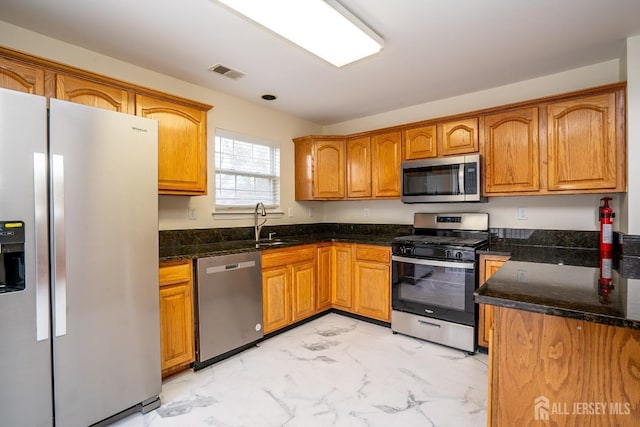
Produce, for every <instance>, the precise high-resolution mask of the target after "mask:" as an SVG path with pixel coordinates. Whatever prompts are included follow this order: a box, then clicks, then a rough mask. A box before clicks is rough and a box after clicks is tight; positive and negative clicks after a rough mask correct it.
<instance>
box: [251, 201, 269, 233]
mask: <svg viewBox="0 0 640 427" xmlns="http://www.w3.org/2000/svg"><path fill="white" fill-rule="evenodd" d="M258 215H260V216H263V217H264V221H262V224H258ZM253 218H254V221H255V222H254V223H255V233H256V242H257V241H259V240H260V231H261V230H262V227H264V225H265V224H266V223H267V210H266V209H265V208H264V204H263V203H262V202H258V204H256V208H255V210H254V211H253Z"/></svg>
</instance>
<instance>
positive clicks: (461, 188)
mask: <svg viewBox="0 0 640 427" xmlns="http://www.w3.org/2000/svg"><path fill="white" fill-rule="evenodd" d="M464 165H465V164H464V163H460V165H459V168H458V193H459V194H465V191H464Z"/></svg>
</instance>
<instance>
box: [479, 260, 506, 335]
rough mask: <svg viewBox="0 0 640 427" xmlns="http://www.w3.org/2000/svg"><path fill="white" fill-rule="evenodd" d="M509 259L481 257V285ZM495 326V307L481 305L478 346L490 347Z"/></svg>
mask: <svg viewBox="0 0 640 427" xmlns="http://www.w3.org/2000/svg"><path fill="white" fill-rule="evenodd" d="M508 259H509V257H508V256H501V255H480V272H479V276H478V277H479V282H480V283H479V284H478V286H482V285H484V282H486V281H487V280H489V278H490V277H491V276H493V275H494V274H495V273H496V271H498V270H500V267H502V266H503V265H504V263H505V262H507V260H508ZM492 325H493V306H491V305H485V304H479V305H478V345H479V346H482V347H488V346H489V335H490V333H491V326H492Z"/></svg>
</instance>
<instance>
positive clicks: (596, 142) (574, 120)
mask: <svg viewBox="0 0 640 427" xmlns="http://www.w3.org/2000/svg"><path fill="white" fill-rule="evenodd" d="M615 106H616V99H615V94H614V93H611V94H604V95H598V96H591V97H588V98H583V99H578V100H572V101H565V102H558V103H555V104H551V105H549V106H547V132H548V137H547V138H548V139H547V145H548V148H547V150H548V153H547V156H548V165H549V166H548V188H549V190H589V189H600V188H601V189H613V188H616V184H617V176H616V173H617V171H616V162H617V158H616V154H617V147H616V141H617V139H616V124H615V120H616V111H615ZM621 173H622V171H621Z"/></svg>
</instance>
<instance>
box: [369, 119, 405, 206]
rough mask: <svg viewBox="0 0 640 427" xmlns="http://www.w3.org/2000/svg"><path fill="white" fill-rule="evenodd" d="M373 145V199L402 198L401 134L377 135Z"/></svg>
mask: <svg viewBox="0 0 640 427" xmlns="http://www.w3.org/2000/svg"><path fill="white" fill-rule="evenodd" d="M371 144H372V150H373V153H372V154H373V155H372V168H371V169H372V173H373V197H375V198H399V197H400V161H401V160H402V144H401V138H400V132H399V131H398V132H389V133H385V134H380V135H375V136H374V137H373V138H372V141H371Z"/></svg>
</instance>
